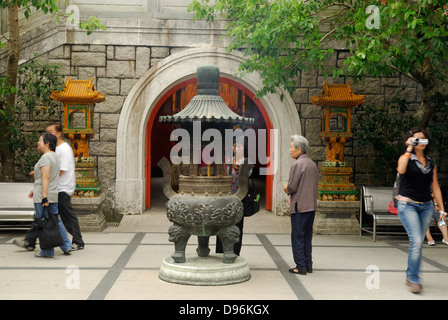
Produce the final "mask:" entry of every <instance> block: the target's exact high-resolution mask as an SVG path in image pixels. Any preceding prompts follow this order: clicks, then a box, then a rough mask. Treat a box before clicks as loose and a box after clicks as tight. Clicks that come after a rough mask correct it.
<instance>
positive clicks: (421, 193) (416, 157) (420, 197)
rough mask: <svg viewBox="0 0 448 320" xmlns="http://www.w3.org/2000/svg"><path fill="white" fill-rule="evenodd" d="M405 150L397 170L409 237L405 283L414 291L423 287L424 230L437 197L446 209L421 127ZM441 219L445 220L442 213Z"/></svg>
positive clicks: (401, 210) (408, 139)
mask: <svg viewBox="0 0 448 320" xmlns="http://www.w3.org/2000/svg"><path fill="white" fill-rule="evenodd" d="M405 143H406V145H407V149H406V152H405V153H404V154H403V155H402V156H400V158H399V159H398V166H397V171H398V173H399V174H400V176H401V178H400V179H401V180H400V188H399V193H398V196H397V197H396V198H397V200H398V205H397V208H398V216H399V218H400V221H401V223H402V224H403V226H404V228H405V229H406V232H407V234H408V237H409V253H408V266H407V269H406V282H405V283H406V285H407V286H408V287H409V290H410V291H411V292H413V293H419V292H420V291H421V290H422V284H421V279H420V264H421V258H422V247H423V242H424V239H425V232H426V230H428V227H429V223H430V221H431V218H432V215H433V212H434V210H435V209H434V204H433V201H432V195H431V191H432V193H433V194H434V198H435V199H436V201H437V203H438V204H439V205H440V206H441V208H440V209H441V210H442V211H445V210H444V208H443V202H442V193H441V191H440V186H439V183H438V179H437V167H436V165H435V163H434V160H433V159H431V158H430V157H428V156H427V152H428V149H429V147H428V145H429V144H430V139H429V136H428V133H427V132H426V131H425V130H424V129H422V128H413V129H411V130H410V131H409V133H408V135H407V137H406V142H405ZM440 219H444V217H443V215H440V217H439V222H440Z"/></svg>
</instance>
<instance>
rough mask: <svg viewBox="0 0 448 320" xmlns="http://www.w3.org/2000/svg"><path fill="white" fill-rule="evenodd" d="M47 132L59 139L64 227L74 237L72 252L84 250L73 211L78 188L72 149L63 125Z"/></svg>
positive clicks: (60, 195)
mask: <svg viewBox="0 0 448 320" xmlns="http://www.w3.org/2000/svg"><path fill="white" fill-rule="evenodd" d="M46 132H48V133H51V134H52V135H54V136H55V137H56V138H57V146H56V154H57V156H58V157H59V160H60V161H61V167H60V176H59V184H58V208H59V215H60V216H61V219H62V222H63V223H64V226H65V227H66V228H67V231H68V232H69V233H70V234H71V235H72V237H73V239H72V244H73V246H72V250H81V249H84V245H85V243H84V241H83V239H82V235H81V228H80V227H79V221H78V217H77V216H76V213H75V212H74V211H73V208H72V203H71V196H72V194H73V192H74V191H75V188H76V176H75V160H74V155H73V150H72V147H71V146H70V145H69V144H68V143H67V142H66V141H65V139H64V135H63V134H62V125H60V124H59V123H53V124H51V125H49V126H48V127H47V129H46Z"/></svg>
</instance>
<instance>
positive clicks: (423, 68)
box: [189, 0, 448, 96]
mask: <svg viewBox="0 0 448 320" xmlns="http://www.w3.org/2000/svg"><path fill="white" fill-rule="evenodd" d="M371 5H375V6H376V8H377V9H378V11H377V12H376V13H377V14H378V15H377V16H375V13H374V12H372V11H370V10H367V8H368V7H369V6H371ZM444 5H446V0H414V1H412V0H386V1H375V0H373V1H372V0H346V1H340V0H339V1H338V0H303V1H291V0H245V1H240V0H215V1H214V2H213V3H212V2H210V1H209V0H193V1H192V3H191V4H190V7H189V11H194V12H195V19H206V20H207V21H214V20H215V19H217V18H218V17H219V15H222V16H224V17H225V18H226V19H228V20H229V21H230V22H229V23H228V25H227V31H226V36H228V37H230V41H231V42H230V45H229V47H228V50H229V51H231V50H234V49H236V50H242V51H243V52H244V54H245V55H246V56H247V60H245V61H244V62H243V63H242V64H241V66H240V71H241V73H242V75H243V74H244V73H250V72H253V71H258V72H260V73H261V75H262V78H263V79H264V85H265V87H264V89H263V90H262V91H261V92H259V93H258V95H259V96H260V95H263V94H266V93H267V92H274V91H275V88H276V87H279V86H283V87H284V88H285V89H286V90H288V91H289V92H290V93H291V94H292V92H293V91H294V87H295V85H296V79H297V77H296V76H297V70H304V71H306V70H309V69H314V70H319V71H320V72H322V73H323V74H324V75H325V76H326V75H332V76H334V77H338V76H341V75H344V76H350V77H354V78H355V79H363V78H364V77H366V76H372V77H379V76H386V77H387V76H392V75H395V74H397V72H402V73H404V74H407V75H410V76H412V77H413V78H414V79H415V80H417V81H419V82H420V83H424V81H427V80H428V73H430V76H429V79H430V81H433V80H434V79H435V80H444V79H446V75H447V73H446V71H445V69H446V62H447V60H448V30H447V28H448V15H446V11H445V10H446V8H444ZM375 18H376V19H377V20H378V21H375ZM372 21H374V22H377V23H378V27H372ZM334 48H341V49H346V50H349V51H350V53H351V54H349V55H348V57H347V59H346V60H345V61H344V63H343V64H342V63H340V65H338V67H337V68H334V67H333V68H331V69H329V68H326V67H325V65H326V64H325V62H326V61H327V60H328V59H329V58H330V57H331V56H332V54H333V52H334Z"/></svg>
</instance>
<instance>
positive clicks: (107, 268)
mask: <svg viewBox="0 0 448 320" xmlns="http://www.w3.org/2000/svg"><path fill="white" fill-rule="evenodd" d="M169 226H170V222H169V221H168V220H167V219H166V216H165V214H164V213H163V212H146V213H145V214H143V215H139V216H125V217H124V218H123V220H122V222H121V224H120V226H119V227H108V228H107V229H106V230H105V231H104V232H89V233H84V234H83V237H84V240H85V242H86V248H85V250H82V251H77V252H73V253H72V255H71V256H64V255H63V254H62V252H61V251H60V250H59V249H56V257H55V258H54V259H37V258H35V257H34V256H33V255H34V252H37V250H36V251H34V252H29V251H26V250H24V249H21V248H19V247H17V246H15V245H14V244H13V239H14V238H16V237H21V236H22V235H23V233H21V232H8V231H0V270H1V275H2V276H1V277H0V300H10V299H11V300H19V299H20V300H23V299H25V300H28V299H30V300H31V299H48V300H52V299H64V300H66V299H69V300H72V299H80V300H115V299H117V300H118V299H120V300H126V299H133V300H197V301H199V300H358V299H381V300H384V299H386V300H393V299H405V300H408V299H417V300H426V299H431V300H432V299H447V292H448V291H447V284H448V247H447V246H444V245H442V244H441V243H440V241H438V245H437V246H436V247H428V246H427V245H426V244H425V245H424V250H423V255H424V258H423V270H424V272H423V279H424V280H423V281H424V282H423V288H424V290H423V292H422V293H421V294H418V295H416V294H412V293H410V292H408V290H407V288H406V286H405V285H404V280H405V273H404V272H405V268H406V260H407V245H408V241H407V238H406V237H401V236H393V237H387V236H380V237H378V240H377V241H376V242H372V239H371V237H370V236H368V235H365V236H359V235H334V236H327V235H316V236H314V238H313V257H314V272H313V273H312V274H308V275H306V276H298V275H294V274H290V273H289V272H288V269H289V268H290V267H292V266H293V262H292V253H291V246H290V236H289V228H290V227H289V217H277V216H274V215H273V214H272V213H269V212H259V213H257V214H256V215H254V216H253V217H250V218H246V220H245V227H244V230H245V233H244V237H243V249H242V252H241V256H242V257H244V258H245V259H246V260H247V262H248V265H249V267H250V271H251V279H250V280H249V281H247V282H244V283H240V284H236V285H228V286H219V287H206V286H186V285H178V284H172V283H168V282H165V281H162V280H160V279H159V278H158V272H159V268H160V266H161V262H162V259H163V258H165V257H167V256H169V255H170V254H171V253H172V252H173V250H174V246H173V244H172V243H170V242H168V234H167V230H168V227H169ZM437 239H438V238H437ZM214 243H215V239H214V237H213V238H212V240H211V247H212V252H214ZM195 244H196V237H192V238H190V242H189V245H188V247H187V254H188V253H189V254H195V249H196V245H195Z"/></svg>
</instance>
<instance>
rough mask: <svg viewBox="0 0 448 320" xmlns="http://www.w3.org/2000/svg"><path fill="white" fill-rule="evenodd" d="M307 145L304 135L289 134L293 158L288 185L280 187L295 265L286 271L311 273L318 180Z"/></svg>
mask: <svg viewBox="0 0 448 320" xmlns="http://www.w3.org/2000/svg"><path fill="white" fill-rule="evenodd" d="M308 146H309V144H308V140H307V139H306V138H305V137H303V136H299V135H293V136H292V137H291V145H290V149H289V154H290V156H291V158H293V159H295V160H296V161H295V162H294V163H293V165H292V166H291V169H290V171H289V181H288V184H285V185H284V187H283V191H285V192H286V193H287V194H288V195H289V196H290V208H289V212H290V213H291V244H292V252H293V257H294V262H295V264H296V267H295V268H292V269H290V270H289V272H291V273H295V274H302V275H306V274H307V272H308V273H311V272H313V261H312V255H311V252H312V245H311V241H312V238H313V223H314V215H315V212H316V209H317V184H318V179H319V171H318V169H317V167H316V164H315V163H314V162H313V161H312V160H311V159H310V158H309V157H308V155H307V154H306V153H307V150H308Z"/></svg>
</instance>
